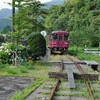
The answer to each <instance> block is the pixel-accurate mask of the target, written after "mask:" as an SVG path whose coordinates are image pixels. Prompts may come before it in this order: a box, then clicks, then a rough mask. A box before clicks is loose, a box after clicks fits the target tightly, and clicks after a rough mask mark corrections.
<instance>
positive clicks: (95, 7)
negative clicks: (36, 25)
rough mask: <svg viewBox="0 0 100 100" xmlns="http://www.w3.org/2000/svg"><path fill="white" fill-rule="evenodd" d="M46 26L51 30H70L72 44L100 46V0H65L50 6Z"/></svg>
mask: <svg viewBox="0 0 100 100" xmlns="http://www.w3.org/2000/svg"><path fill="white" fill-rule="evenodd" d="M48 11H49V13H50V14H49V15H48V16H47V17H46V20H45V26H46V27H47V29H48V30H49V32H48V33H50V32H51V31H56V30H63V31H68V32H70V45H76V46H84V45H87V46H98V45H99V42H100V0H70V2H69V0H65V2H64V4H63V5H53V6H51V7H50V8H49V10H48Z"/></svg>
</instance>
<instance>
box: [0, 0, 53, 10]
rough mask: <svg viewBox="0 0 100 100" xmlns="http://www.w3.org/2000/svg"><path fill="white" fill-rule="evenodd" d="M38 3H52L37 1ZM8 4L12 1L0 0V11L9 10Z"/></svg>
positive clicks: (42, 0)
mask: <svg viewBox="0 0 100 100" xmlns="http://www.w3.org/2000/svg"><path fill="white" fill-rule="evenodd" d="M39 1H41V2H42V3H45V2H49V1H52V0H39ZM9 2H12V0H0V10H1V9H3V8H10V9H11V6H9V5H8V4H7V3H9Z"/></svg>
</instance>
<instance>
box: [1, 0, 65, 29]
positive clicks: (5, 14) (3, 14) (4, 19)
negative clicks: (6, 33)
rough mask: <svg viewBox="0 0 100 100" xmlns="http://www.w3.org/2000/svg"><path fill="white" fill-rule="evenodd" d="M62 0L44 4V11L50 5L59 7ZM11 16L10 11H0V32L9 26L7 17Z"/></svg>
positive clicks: (53, 0)
mask: <svg viewBox="0 0 100 100" xmlns="http://www.w3.org/2000/svg"><path fill="white" fill-rule="evenodd" d="M63 2H64V0H52V1H50V2H46V3H45V4H46V6H45V7H44V8H45V9H48V8H49V7H50V6H51V5H61V4H63ZM11 15H12V10H11V9H7V8H5V9H2V10H0V30H1V29H3V28H4V27H5V26H6V25H10V26H11V22H10V21H9V19H10V18H9V17H10V16H11Z"/></svg>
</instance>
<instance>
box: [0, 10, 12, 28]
mask: <svg viewBox="0 0 100 100" xmlns="http://www.w3.org/2000/svg"><path fill="white" fill-rule="evenodd" d="M11 13H12V11H11V9H2V10H0V30H1V29H3V28H4V27H5V26H6V25H10V26H11V22H10V21H9V17H10V16H11Z"/></svg>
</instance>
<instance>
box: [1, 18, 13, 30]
mask: <svg viewBox="0 0 100 100" xmlns="http://www.w3.org/2000/svg"><path fill="white" fill-rule="evenodd" d="M7 25H9V26H11V22H10V21H9V20H8V19H0V30H1V29H3V28H4V27H6V26H7Z"/></svg>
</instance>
